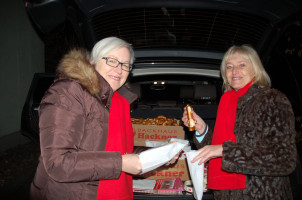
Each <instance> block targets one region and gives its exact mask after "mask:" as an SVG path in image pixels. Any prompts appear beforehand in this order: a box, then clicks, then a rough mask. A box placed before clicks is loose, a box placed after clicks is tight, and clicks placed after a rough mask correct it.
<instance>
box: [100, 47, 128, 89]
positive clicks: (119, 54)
mask: <svg viewBox="0 0 302 200" xmlns="http://www.w3.org/2000/svg"><path fill="white" fill-rule="evenodd" d="M104 57H110V58H115V59H117V60H118V61H119V62H122V63H130V53H129V50H128V49H127V48H126V47H122V48H120V49H118V50H115V51H112V52H109V53H108V54H106V55H105V56H104ZM95 69H96V71H97V72H99V74H100V75H101V76H102V77H103V78H104V79H105V80H106V81H107V82H108V83H109V85H110V86H111V88H112V89H113V91H116V90H118V89H119V88H120V87H121V86H122V85H123V84H124V83H125V82H126V80H127V78H128V75H129V72H127V71H124V70H122V67H121V65H119V66H118V67H111V66H109V65H107V64H106V60H105V59H100V60H99V61H98V62H97V64H96V66H95Z"/></svg>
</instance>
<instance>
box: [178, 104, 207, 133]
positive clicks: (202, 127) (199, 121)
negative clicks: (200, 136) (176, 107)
mask: <svg viewBox="0 0 302 200" xmlns="http://www.w3.org/2000/svg"><path fill="white" fill-rule="evenodd" d="M192 114H193V119H194V120H195V121H196V122H195V130H196V131H198V132H199V133H203V132H204V131H205V128H206V126H207V125H206V123H205V122H204V121H203V119H202V118H201V117H199V116H198V115H197V114H196V113H195V112H194V110H193V111H192ZM181 120H182V121H183V123H184V125H185V126H187V127H188V126H189V121H188V112H187V110H186V108H184V112H183V115H182V118H181Z"/></svg>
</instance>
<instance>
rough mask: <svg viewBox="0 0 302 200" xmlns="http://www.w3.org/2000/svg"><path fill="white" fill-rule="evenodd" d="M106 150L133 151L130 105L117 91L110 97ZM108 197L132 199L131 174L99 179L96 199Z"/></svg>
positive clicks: (103, 199) (106, 198)
mask: <svg viewBox="0 0 302 200" xmlns="http://www.w3.org/2000/svg"><path fill="white" fill-rule="evenodd" d="M106 151H119V152H121V154H122V155H123V154H125V153H132V151H133V129H132V125H131V119H130V105H129V103H128V101H127V100H126V99H125V98H124V97H122V96H121V95H120V94H119V93H118V92H114V94H113V97H112V99H111V106H110V113H109V129H108V139H107V144H106ZM109 199H111V200H112V199H116V200H117V199H118V200H123V199H125V200H129V199H133V192H132V176H131V175H129V174H126V173H125V172H121V175H120V177H119V178H118V179H113V180H100V182H99V187H98V194H97V200H109Z"/></svg>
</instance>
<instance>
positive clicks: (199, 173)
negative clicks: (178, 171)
mask: <svg viewBox="0 0 302 200" xmlns="http://www.w3.org/2000/svg"><path fill="white" fill-rule="evenodd" d="M185 153H186V155H187V163H188V167H189V171H190V175H191V178H192V182H193V187H194V193H193V195H194V198H195V199H197V200H201V199H202V195H203V187H204V186H203V174H204V164H201V165H198V163H199V160H197V161H196V162H194V163H191V161H192V160H193V159H194V158H195V157H196V156H197V155H198V152H197V151H196V150H191V151H186V152H185Z"/></svg>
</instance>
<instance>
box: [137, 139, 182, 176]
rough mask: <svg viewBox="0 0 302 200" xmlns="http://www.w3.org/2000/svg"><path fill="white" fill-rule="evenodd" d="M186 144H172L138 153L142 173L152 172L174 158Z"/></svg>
mask: <svg viewBox="0 0 302 200" xmlns="http://www.w3.org/2000/svg"><path fill="white" fill-rule="evenodd" d="M186 145H187V144H186V143H181V142H177V141H176V142H173V143H168V144H166V145H163V146H161V147H155V148H152V149H148V150H146V151H143V152H142V153H140V155H139V157H140V160H141V163H142V172H141V174H144V173H146V172H149V171H152V170H154V169H156V168H158V167H160V166H162V165H164V164H166V163H167V162H169V161H170V160H172V159H173V158H174V156H176V155H177V154H178V153H179V152H180V151H181V150H182V149H183V148H184V147H185V146H186Z"/></svg>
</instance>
